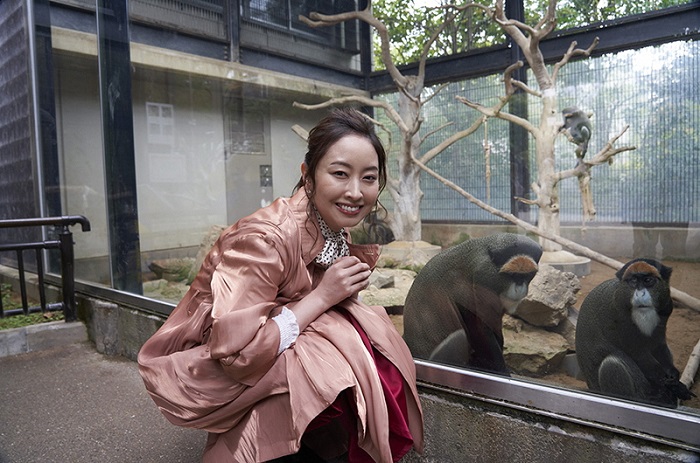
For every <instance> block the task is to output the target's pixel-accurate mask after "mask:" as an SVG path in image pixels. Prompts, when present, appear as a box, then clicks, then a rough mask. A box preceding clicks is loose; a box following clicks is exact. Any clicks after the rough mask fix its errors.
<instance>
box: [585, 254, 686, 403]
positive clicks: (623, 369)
mask: <svg viewBox="0 0 700 463" xmlns="http://www.w3.org/2000/svg"><path fill="white" fill-rule="evenodd" d="M671 270H672V269H671V268H670V267H667V266H665V265H663V264H661V263H660V262H657V261H655V260H652V259H634V260H631V261H629V262H628V263H627V264H625V265H624V266H623V267H622V268H621V269H620V270H619V271H618V272H617V273H616V274H615V276H616V277H617V278H614V279H611V280H607V281H604V282H603V283H601V284H600V285H598V286H596V287H595V288H594V289H593V290H592V291H591V292H590V293H589V294H588V296H587V297H586V299H585V300H584V301H583V304H582V305H581V310H580V312H579V316H578V322H577V326H576V357H577V359H578V363H579V366H580V367H581V372H582V373H583V376H584V378H585V379H586V383H587V384H588V388H589V389H590V390H591V391H595V392H600V393H603V394H605V395H609V396H614V397H619V398H625V399H629V400H635V401H638V402H644V403H648V404H654V405H660V406H664V407H670V408H676V407H677V406H678V400H679V399H681V400H687V399H690V398H691V397H692V396H693V394H692V393H691V392H690V391H689V390H688V388H687V387H686V386H685V385H684V384H683V383H681V382H680V381H679V378H680V374H679V372H678V370H677V369H676V367H675V366H674V365H673V357H672V355H671V351H670V350H669V348H668V345H667V344H666V322H667V320H668V317H669V316H670V315H671V312H672V311H673V301H672V300H671V290H670V286H669V280H670V278H671Z"/></svg>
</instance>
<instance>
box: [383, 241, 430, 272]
mask: <svg viewBox="0 0 700 463" xmlns="http://www.w3.org/2000/svg"><path fill="white" fill-rule="evenodd" d="M441 250H442V248H441V247H440V246H436V245H434V244H430V243H427V242H425V241H392V242H391V243H389V244H385V245H384V246H382V255H381V257H380V258H379V263H378V266H379V267H392V268H410V269H420V268H423V267H424V266H425V264H426V263H427V262H428V261H429V260H430V259H432V258H433V257H434V256H435V255H437V254H438V253H439V252H440V251H441Z"/></svg>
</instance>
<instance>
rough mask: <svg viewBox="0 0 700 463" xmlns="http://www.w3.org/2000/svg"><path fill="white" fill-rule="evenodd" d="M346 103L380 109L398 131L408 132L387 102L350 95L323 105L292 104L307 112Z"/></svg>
mask: <svg viewBox="0 0 700 463" xmlns="http://www.w3.org/2000/svg"><path fill="white" fill-rule="evenodd" d="M347 103H360V104H363V105H365V106H371V107H373V108H380V109H382V110H383V111H384V112H385V113H386V115H387V117H388V118H389V119H391V121H392V122H394V123H395V124H396V125H397V126H399V129H400V130H402V131H404V130H406V131H408V126H406V124H404V122H403V119H401V116H399V113H398V112H396V110H395V109H394V108H393V107H392V106H391V105H390V104H389V103H387V102H385V101H381V100H374V99H372V98H368V97H364V96H360V95H350V96H344V97H337V98H331V99H330V100H327V101H324V102H323V103H318V104H304V103H299V102H297V101H295V102H294V103H293V105H294V107H295V108H301V109H307V110H314V109H323V108H328V107H331V106H336V105H342V104H347Z"/></svg>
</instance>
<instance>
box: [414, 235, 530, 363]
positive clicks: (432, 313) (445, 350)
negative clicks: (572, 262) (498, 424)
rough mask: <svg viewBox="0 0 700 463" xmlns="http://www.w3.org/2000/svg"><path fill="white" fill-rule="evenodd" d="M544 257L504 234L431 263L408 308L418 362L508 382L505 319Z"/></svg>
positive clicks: (451, 250) (421, 274) (420, 275)
mask: <svg viewBox="0 0 700 463" xmlns="http://www.w3.org/2000/svg"><path fill="white" fill-rule="evenodd" d="M541 256H542V248H541V247H540V246H539V244H537V243H536V242H535V241H533V240H531V239H530V238H527V237H525V236H522V235H516V234H513V233H499V234H495V235H491V236H487V237H484V238H477V239H471V240H467V241H465V242H463V243H461V244H458V245H456V246H453V247H451V248H448V249H446V250H444V251H442V252H441V253H440V254H438V255H436V256H435V257H433V258H432V259H430V261H428V263H427V264H426V265H425V267H424V268H423V269H422V270H421V271H420V272H419V273H418V275H417V276H416V279H415V280H414V282H413V285H412V286H411V289H410V290H409V292H408V294H407V295H406V302H405V304H404V311H403V322H404V340H405V341H406V344H407V345H408V347H409V348H410V349H411V353H412V354H413V356H414V357H417V358H421V359H426V360H431V361H435V362H439V363H444V364H449V365H455V366H460V367H471V368H475V369H480V370H488V371H492V372H497V373H500V374H504V375H508V376H509V375H510V372H509V369H508V367H507V366H506V362H505V360H504V358H503V330H502V318H503V313H504V312H508V313H510V314H512V313H513V312H514V311H515V309H516V307H517V306H518V304H519V303H520V301H521V300H522V299H523V298H525V296H526V295H527V292H528V285H529V284H530V281H531V280H532V279H533V278H534V276H535V274H536V273H537V264H538V262H539V260H540V257H541Z"/></svg>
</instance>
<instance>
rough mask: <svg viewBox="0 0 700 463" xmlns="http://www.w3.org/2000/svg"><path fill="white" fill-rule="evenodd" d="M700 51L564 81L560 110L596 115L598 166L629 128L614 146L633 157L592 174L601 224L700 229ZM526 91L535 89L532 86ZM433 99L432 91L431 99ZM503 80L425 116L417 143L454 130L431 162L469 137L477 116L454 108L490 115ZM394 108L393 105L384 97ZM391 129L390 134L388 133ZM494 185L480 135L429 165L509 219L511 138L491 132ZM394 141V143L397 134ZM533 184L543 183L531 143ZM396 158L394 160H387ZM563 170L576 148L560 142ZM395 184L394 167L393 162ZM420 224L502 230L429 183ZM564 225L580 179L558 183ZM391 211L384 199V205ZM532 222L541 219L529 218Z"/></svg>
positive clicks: (686, 47) (697, 46) (448, 95)
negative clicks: (458, 135) (460, 136)
mask: <svg viewBox="0 0 700 463" xmlns="http://www.w3.org/2000/svg"><path fill="white" fill-rule="evenodd" d="M699 79H700V43H699V42H674V43H669V44H665V45H661V46H657V47H647V48H643V49H640V50H631V51H625V52H620V53H617V54H612V55H605V56H603V57H599V58H591V59H589V60H584V61H577V62H571V63H569V64H568V65H567V66H565V67H564V68H563V69H562V71H561V72H560V75H559V81H558V84H559V85H558V96H559V104H560V107H562V108H563V107H566V106H570V105H577V106H579V107H581V108H583V109H586V110H588V111H592V112H593V114H594V117H593V119H592V122H593V135H592V137H591V143H590V147H589V150H588V153H589V154H588V156H593V154H594V153H595V152H597V151H598V150H600V149H601V148H602V147H603V146H604V144H605V143H606V142H607V141H608V140H609V139H610V138H611V137H613V136H614V135H616V134H617V133H618V132H620V131H621V130H622V128H623V127H624V126H625V125H626V124H629V125H630V128H629V130H628V131H627V133H626V134H625V135H624V136H623V137H622V138H621V139H620V140H619V141H618V143H617V146H622V145H633V146H636V147H637V149H636V150H634V151H631V152H626V153H621V154H619V155H618V156H616V157H615V160H614V162H613V164H612V165H604V166H599V167H594V168H593V169H592V179H593V180H592V182H593V183H592V189H593V196H594V204H595V207H596V209H597V218H596V221H597V222H599V223H629V222H641V223H645V224H681V225H682V224H687V223H688V222H698V221H700V181H698V179H699V178H700V131H698V127H700V87H699V86H697V85H695V83H696V82H698V80H699ZM529 81H530V85H531V86H536V84H533V82H535V79H534V78H533V77H532V76H530V77H529ZM428 91H430V90H428ZM502 93H503V84H502V82H501V76H500V75H495V76H489V77H483V78H479V79H474V80H469V81H462V82H457V83H453V84H450V85H449V86H448V87H446V88H445V89H444V90H443V91H442V92H441V93H440V94H439V96H438V97H435V98H433V99H432V100H431V102H430V103H429V104H428V105H426V106H425V107H424V123H423V125H422V127H421V133H423V134H427V133H429V132H430V131H433V130H435V129H437V128H438V127H440V126H441V125H443V124H445V123H446V122H449V121H453V122H454V123H455V125H454V126H452V127H449V128H447V129H443V130H441V131H440V132H438V133H437V134H436V135H433V136H431V137H430V138H429V139H428V140H427V142H426V143H424V145H423V147H422V152H423V153H425V152H426V151H427V150H428V149H430V148H431V147H432V146H434V145H435V144H437V143H438V142H440V141H441V140H444V139H445V138H447V137H448V136H449V135H451V134H452V133H453V132H455V131H457V130H463V129H464V128H466V127H468V126H469V125H470V124H471V123H472V121H473V120H474V118H475V117H477V115H478V114H477V113H476V111H473V110H471V109H469V108H467V107H466V106H465V105H463V104H461V103H458V102H456V101H455V99H454V97H455V95H461V96H464V97H466V98H469V99H470V100H472V101H476V102H479V103H482V104H484V105H486V106H489V105H492V104H493V103H494V102H495V98H498V96H500V95H502ZM381 98H383V99H387V100H388V101H391V102H392V104H395V99H396V96H395V95H383V96H381ZM529 101H530V103H529V108H528V112H529V114H530V115H531V116H530V118H529V119H530V121H531V122H533V123H534V124H538V123H539V120H538V119H539V114H540V112H541V107H540V106H539V100H538V99H536V98H530V99H529ZM387 125H388V126H389V127H390V126H391V124H390V123H388V121H387ZM488 133H489V137H488V138H489V142H490V144H491V162H490V169H491V177H490V184H489V183H487V181H486V175H485V172H486V164H485V160H484V155H483V153H484V150H483V146H482V141H483V130H480V131H479V132H478V133H477V134H475V135H472V136H471V137H469V138H467V139H464V140H462V141H460V142H458V143H456V144H455V145H453V146H452V147H451V148H450V149H448V150H447V151H445V152H443V153H442V154H440V155H439V156H438V157H437V158H435V159H434V160H432V161H431V162H430V164H429V165H430V167H432V168H433V169H435V170H436V171H437V172H438V173H440V174H441V175H443V176H445V177H446V178H448V179H449V180H452V181H454V182H455V183H456V184H458V185H459V186H460V187H462V188H463V189H465V190H466V191H468V192H470V193H471V194H473V195H475V196H476V197H478V198H479V199H481V200H485V201H487V202H488V203H489V204H491V205H492V206H494V207H497V208H499V209H501V210H503V211H506V212H509V211H510V198H511V196H512V194H511V189H510V188H511V187H510V180H511V179H510V158H509V128H508V125H507V124H505V123H504V122H502V121H497V120H492V121H491V122H489V128H488ZM392 139H393V140H398V139H399V138H398V133H393V134H392ZM530 153H531V154H530V160H529V163H530V175H531V178H530V179H524V180H523V182H524V183H525V184H530V183H531V182H532V181H533V180H535V179H536V176H537V166H536V163H535V155H534V153H535V146H534V140H533V139H532V137H530ZM391 156H393V157H394V158H395V156H396V151H395V150H392V151H391ZM556 160H557V169H558V170H563V169H569V168H572V167H574V166H575V165H576V158H575V155H574V152H573V146H572V145H571V144H569V142H568V141H566V140H565V139H564V138H563V137H560V138H559V139H558V140H557V145H556ZM389 172H390V174H391V175H396V165H395V163H393V162H390V171H389ZM421 187H422V189H423V191H424V193H425V196H424V198H423V202H422V203H421V211H422V218H423V220H429V221H447V222H481V221H486V222H498V221H500V219H497V218H495V217H493V216H492V215H490V214H489V213H487V212H485V211H483V210H482V209H480V208H478V207H476V206H474V205H472V204H471V203H470V202H469V201H467V200H466V199H465V198H463V197H462V196H461V195H459V194H458V193H456V192H454V191H452V190H450V189H449V188H447V187H445V186H444V185H442V184H441V183H439V182H437V181H436V180H434V179H432V177H429V176H428V175H425V174H423V175H422V177H421ZM559 191H560V201H561V221H562V223H580V222H581V221H582V212H581V198H580V194H579V187H578V182H577V180H576V179H575V178H569V179H565V180H564V181H562V182H560V183H559ZM382 199H383V201H384V202H385V203H386V204H387V205H390V199H389V198H388V195H385V197H383V198H382ZM532 212H533V216H532V218H533V220H534V219H536V214H537V209H536V208H532Z"/></svg>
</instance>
